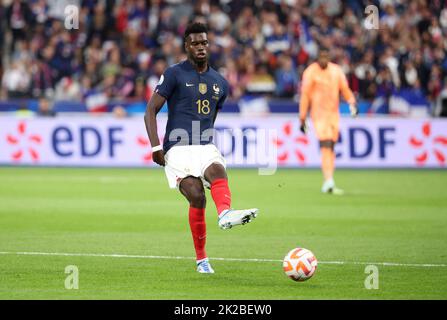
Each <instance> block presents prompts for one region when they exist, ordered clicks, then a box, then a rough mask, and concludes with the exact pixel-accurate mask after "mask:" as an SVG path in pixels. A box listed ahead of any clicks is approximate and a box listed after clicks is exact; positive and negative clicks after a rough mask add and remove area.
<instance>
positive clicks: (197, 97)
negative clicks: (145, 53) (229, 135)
mask: <svg viewBox="0 0 447 320" xmlns="http://www.w3.org/2000/svg"><path fill="white" fill-rule="evenodd" d="M155 92H157V93H158V94H159V95H161V96H163V97H164V98H166V100H167V103H168V123H167V125H166V133H165V138H164V142H163V149H164V151H165V152H167V151H168V150H169V149H170V148H171V147H173V146H174V145H198V144H202V145H204V144H209V143H212V136H211V135H210V134H209V133H210V132H211V130H208V129H213V128H214V119H215V116H216V112H217V111H218V110H219V109H221V108H222V105H223V103H224V101H225V99H226V97H227V95H228V82H227V81H226V80H225V79H224V78H223V77H222V76H221V75H220V74H219V73H218V72H217V71H216V70H214V69H213V68H211V67H209V68H208V71H206V72H204V73H199V72H197V71H196V69H194V67H193V65H192V64H191V63H190V62H189V61H188V60H185V61H183V62H180V63H178V64H175V65H173V66H171V67H169V68H167V69H166V71H165V73H164V74H163V75H162V76H161V77H160V81H159V83H158V85H157V87H156V89H155ZM206 130H207V131H206Z"/></svg>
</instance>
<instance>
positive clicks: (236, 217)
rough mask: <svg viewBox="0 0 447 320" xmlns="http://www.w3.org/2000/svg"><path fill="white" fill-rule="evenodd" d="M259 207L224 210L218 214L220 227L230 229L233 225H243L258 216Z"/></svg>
mask: <svg viewBox="0 0 447 320" xmlns="http://www.w3.org/2000/svg"><path fill="white" fill-rule="evenodd" d="M258 211H259V209H256V208H253V209H247V210H232V209H228V210H224V211H222V212H221V213H220V215H219V220H218V224H219V227H220V228H221V229H224V230H225V229H231V228H233V227H234V226H238V225H244V224H247V223H249V222H251V221H252V220H253V219H254V218H256V217H257V216H258Z"/></svg>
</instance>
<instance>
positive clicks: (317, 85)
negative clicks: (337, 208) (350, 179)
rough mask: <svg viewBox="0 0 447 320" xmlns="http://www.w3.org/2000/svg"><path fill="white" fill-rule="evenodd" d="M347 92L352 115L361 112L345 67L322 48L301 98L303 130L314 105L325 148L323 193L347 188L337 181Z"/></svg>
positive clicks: (306, 74)
mask: <svg viewBox="0 0 447 320" xmlns="http://www.w3.org/2000/svg"><path fill="white" fill-rule="evenodd" d="M340 92H341V93H342V94H343V97H344V98H345V100H346V101H347V102H348V103H349V108H350V111H351V115H352V116H357V113H358V109H357V106H356V99H355V97H354V95H353V93H352V91H351V90H350V89H349V85H348V81H347V79H346V76H345V74H344V73H343V70H342V69H341V68H340V66H338V65H337V64H335V63H332V62H330V55H329V50H328V49H327V48H320V50H319V53H318V59H317V62H315V63H313V64H311V65H310V66H309V67H307V69H306V70H305V71H304V74H303V82H302V87H301V99H300V122H301V125H300V130H301V131H302V132H303V133H307V125H306V117H307V114H308V111H309V108H310V113H311V118H312V122H313V125H314V128H315V132H316V135H317V138H318V140H319V141H320V150H321V168H322V172H323V177H324V183H323V186H322V188H321V191H322V192H323V193H332V194H337V195H341V194H343V190H341V189H339V188H337V187H336V185H335V181H334V171H335V152H334V147H335V144H336V143H337V141H338V136H339V122H340V112H339V104H340V101H339V96H340Z"/></svg>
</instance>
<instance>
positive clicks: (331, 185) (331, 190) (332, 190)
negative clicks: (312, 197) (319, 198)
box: [321, 179, 345, 196]
mask: <svg viewBox="0 0 447 320" xmlns="http://www.w3.org/2000/svg"><path fill="white" fill-rule="evenodd" d="M321 192H322V193H327V194H334V195H337V196H342V195H344V194H345V192H344V191H343V190H342V189H339V188H337V187H336V186H335V181H334V179H329V180H326V181H325V182H324V183H323V186H322V187H321Z"/></svg>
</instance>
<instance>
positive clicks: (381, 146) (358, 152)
mask: <svg viewBox="0 0 447 320" xmlns="http://www.w3.org/2000/svg"><path fill="white" fill-rule="evenodd" d="M395 133H396V128H395V127H380V128H378V129H377V131H374V133H372V132H371V131H370V130H368V129H366V128H363V127H350V128H349V129H348V131H347V134H346V136H347V138H346V140H347V141H346V145H347V154H343V153H342V152H337V158H340V157H349V158H350V159H352V160H356V159H365V158H368V157H369V156H371V155H372V154H373V152H378V154H377V155H378V156H379V158H380V159H386V158H387V150H388V148H390V147H392V146H394V145H395V143H396V141H395ZM344 139H345V138H344V137H343V136H342V135H340V138H339V141H338V142H339V143H341V144H343V140H344ZM375 146H377V148H376V150H375V151H374V147H375ZM345 150H346V147H345Z"/></svg>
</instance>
